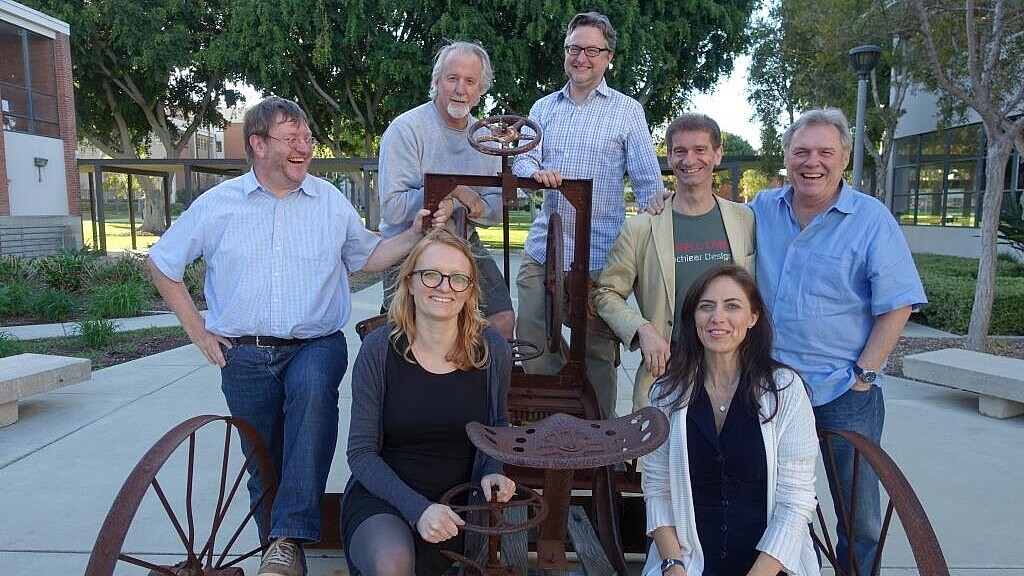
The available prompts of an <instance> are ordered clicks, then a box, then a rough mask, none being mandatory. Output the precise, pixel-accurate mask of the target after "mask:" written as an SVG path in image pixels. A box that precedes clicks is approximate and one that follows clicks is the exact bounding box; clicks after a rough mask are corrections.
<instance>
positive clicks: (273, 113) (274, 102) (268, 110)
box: [242, 96, 309, 162]
mask: <svg viewBox="0 0 1024 576" xmlns="http://www.w3.org/2000/svg"><path fill="white" fill-rule="evenodd" d="M278 114H280V115H282V116H284V121H285V122H287V121H289V120H298V121H300V122H302V123H303V124H306V125H308V124H309V118H308V117H307V116H306V112H305V111H303V110H302V108H300V107H299V105H298V104H296V103H295V102H293V101H291V100H288V99H286V98H280V97H277V96H270V97H269V98H264V99H263V100H260V102H259V103H258V104H256V105H255V106H253V107H252V108H249V109H248V110H246V111H245V117H244V119H243V124H242V134H243V136H244V138H245V158H246V159H247V160H248V161H249V162H252V159H253V151H252V144H250V143H249V136H269V135H270V128H271V127H272V126H273V125H274V120H276V119H277V115H278Z"/></svg>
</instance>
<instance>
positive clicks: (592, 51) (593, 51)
mask: <svg viewBox="0 0 1024 576" xmlns="http://www.w3.org/2000/svg"><path fill="white" fill-rule="evenodd" d="M611 51H612V50H611V48H599V47H597V46H577V45H575V44H566V45H565V53H566V54H568V55H569V56H579V55H580V52H583V53H584V54H586V55H587V57H588V58H593V57H595V56H597V55H599V54H601V52H611Z"/></svg>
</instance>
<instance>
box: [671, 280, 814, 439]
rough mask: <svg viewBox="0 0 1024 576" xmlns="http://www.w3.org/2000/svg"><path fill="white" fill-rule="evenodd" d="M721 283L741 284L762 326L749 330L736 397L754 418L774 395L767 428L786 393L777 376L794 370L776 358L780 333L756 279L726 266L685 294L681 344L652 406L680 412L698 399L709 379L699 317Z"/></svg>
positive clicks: (680, 318) (675, 348)
mask: <svg viewBox="0 0 1024 576" xmlns="http://www.w3.org/2000/svg"><path fill="white" fill-rule="evenodd" d="M718 278H731V279H732V280H733V281H734V282H736V283H737V284H739V286H740V288H741V289H742V290H743V293H744V294H746V296H747V300H749V301H750V309H751V311H752V312H753V313H754V314H757V322H756V323H754V326H753V327H752V328H750V329H749V330H747V336H746V338H745V339H744V340H743V342H741V343H740V347H739V362H740V383H739V388H737V389H736V395H737V396H738V397H739V398H740V399H741V401H742V402H743V405H744V406H745V407H746V408H747V409H748V410H750V411H751V413H757V412H758V409H759V407H760V399H761V396H762V395H764V394H771V395H772V398H773V400H774V402H773V404H774V409H773V410H772V413H771V414H767V415H766V416H765V419H764V421H765V422H768V421H769V420H771V419H772V418H774V417H775V414H776V413H777V412H778V405H779V391H780V390H781V389H782V388H780V387H779V385H778V384H777V383H776V382H775V377H774V376H775V371H776V370H779V369H780V368H789V366H786V365H785V364H783V363H781V362H779V361H777V360H775V359H774V358H772V356H771V351H772V341H773V338H774V331H775V329H774V327H773V326H772V320H771V317H770V316H769V315H768V313H767V310H765V305H764V300H763V299H762V298H761V293H760V292H758V290H757V284H755V283H754V278H753V277H752V276H751V275H750V273H749V272H747V271H746V270H744V269H743V268H741V267H739V266H736V265H735V264H725V265H722V266H716V267H714V268H712V269H710V270H708V271H707V272H705V273H704V274H702V275H701V276H700V277H699V278H697V279H696V280H695V281H694V282H693V284H692V285H690V289H689V290H687V291H686V297H685V298H683V305H682V306H680V309H679V316H678V321H679V323H680V325H679V340H678V341H677V342H676V343H675V345H673V346H672V353H671V357H670V358H669V361H668V366H666V367H665V373H664V374H662V376H661V377H660V378H658V379H657V380H656V381H655V383H654V386H653V387H652V388H651V401H652V403H657V404H659V405H666V406H667V408H668V409H669V411H676V410H679V409H681V408H682V407H684V406H687V405H689V404H690V403H691V402H693V400H694V399H695V398H696V397H697V393H698V391H699V390H700V386H702V385H703V384H704V379H705V378H706V377H707V366H706V365H705V361H704V344H703V343H702V342H701V341H700V338H699V337H698V336H697V323H696V320H695V319H694V314H695V313H696V311H697V305H698V304H699V303H700V299H701V297H702V296H703V295H704V292H706V291H707V288H708V285H709V284H711V282H712V281H714V280H716V279H718ZM789 369H790V370H792V368H789ZM795 372H796V371H795V370H794V373H795Z"/></svg>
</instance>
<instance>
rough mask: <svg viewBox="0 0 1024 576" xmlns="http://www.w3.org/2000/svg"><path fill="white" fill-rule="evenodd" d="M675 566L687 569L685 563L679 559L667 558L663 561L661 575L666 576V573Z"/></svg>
mask: <svg viewBox="0 0 1024 576" xmlns="http://www.w3.org/2000/svg"><path fill="white" fill-rule="evenodd" d="M673 566H680V567H682V568H683V569H685V568H686V566H685V565H684V564H683V561H682V560H680V559H679V558H665V559H664V560H662V561H661V573H662V574H664V573H665V572H668V570H669V569H670V568H672V567H673Z"/></svg>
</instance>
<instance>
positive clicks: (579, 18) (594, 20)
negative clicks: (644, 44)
mask: <svg viewBox="0 0 1024 576" xmlns="http://www.w3.org/2000/svg"><path fill="white" fill-rule="evenodd" d="M580 26H593V27H594V28H597V29H598V30H600V31H601V33H602V34H604V40H605V42H607V43H608V49H609V50H611V51H612V52H615V41H616V39H617V38H618V34H616V33H615V28H613V27H612V22H611V20H609V19H608V17H607V16H605V15H604V14H601V13H600V12H581V13H579V14H577V15H575V16H573V17H572V20H570V21H569V27H568V29H566V31H565V37H566V38H568V37H569V35H571V34H572V32H573V30H575V29H577V28H579V27H580Z"/></svg>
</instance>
